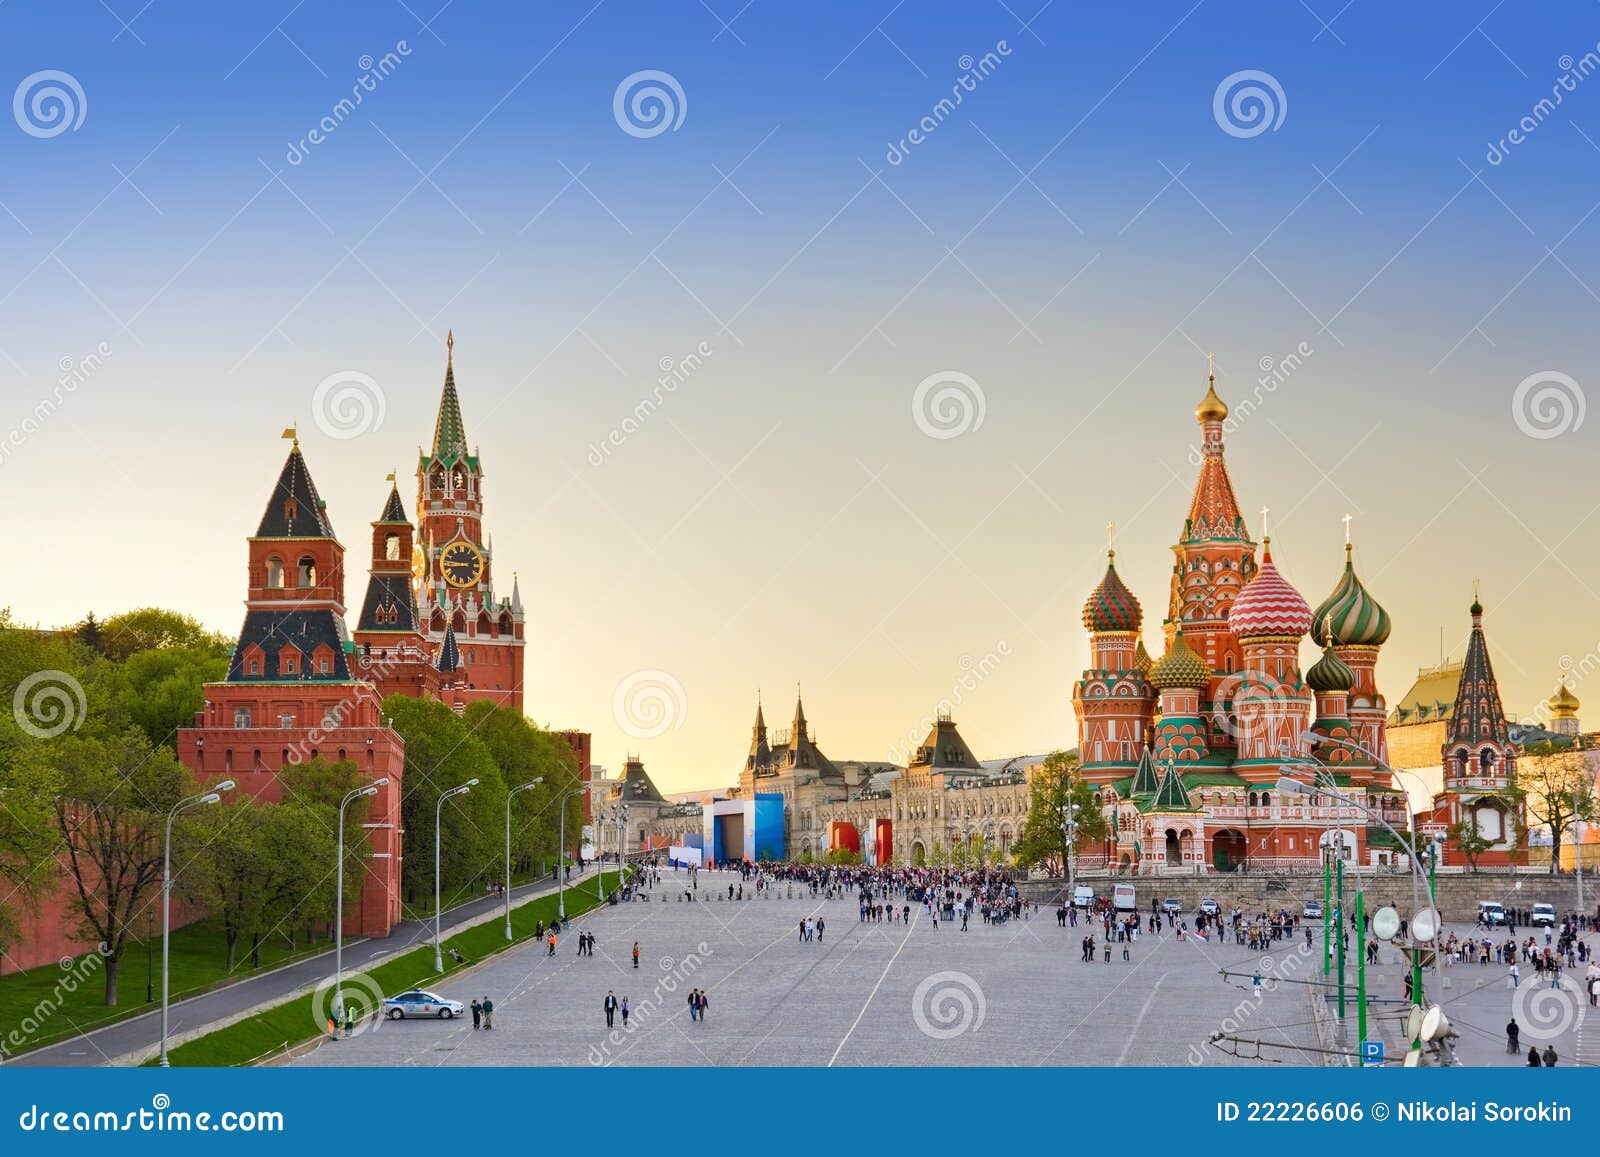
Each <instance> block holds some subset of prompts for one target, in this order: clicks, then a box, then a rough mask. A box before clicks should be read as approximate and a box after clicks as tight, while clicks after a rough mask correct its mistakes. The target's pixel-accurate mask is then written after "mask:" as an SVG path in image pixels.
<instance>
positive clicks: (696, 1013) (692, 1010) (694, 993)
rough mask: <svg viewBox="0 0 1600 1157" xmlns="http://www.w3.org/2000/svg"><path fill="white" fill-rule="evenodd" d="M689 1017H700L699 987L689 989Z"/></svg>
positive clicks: (697, 1018)
mask: <svg viewBox="0 0 1600 1157" xmlns="http://www.w3.org/2000/svg"><path fill="white" fill-rule="evenodd" d="M689 1019H690V1020H699V1019H700V990H699V989H698V988H691V989H690V990H689Z"/></svg>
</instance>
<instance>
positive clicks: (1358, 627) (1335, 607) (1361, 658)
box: [1311, 519, 1390, 763]
mask: <svg viewBox="0 0 1600 1157" xmlns="http://www.w3.org/2000/svg"><path fill="white" fill-rule="evenodd" d="M1345 525H1346V527H1348V526H1349V521H1348V519H1347V520H1346V523H1345ZM1348 534H1349V531H1348V529H1347V530H1346V536H1347V537H1346V541H1345V544H1344V573H1343V574H1341V575H1340V576H1339V583H1338V585H1337V586H1335V587H1334V588H1333V593H1332V594H1330V595H1329V596H1328V597H1327V598H1326V599H1324V600H1323V601H1322V604H1321V605H1320V606H1318V607H1317V610H1316V613H1315V614H1314V615H1312V618H1311V637H1312V638H1313V639H1314V640H1317V641H1319V642H1326V641H1327V640H1328V639H1329V638H1330V637H1331V638H1332V640H1333V644H1332V647H1333V653H1334V654H1335V655H1336V656H1338V658H1339V660H1340V661H1341V662H1343V663H1344V664H1345V665H1346V666H1348V667H1349V668H1350V671H1351V673H1352V674H1353V675H1354V676H1355V681H1354V682H1353V683H1352V684H1351V687H1350V694H1349V698H1348V705H1349V712H1350V723H1351V725H1352V727H1353V728H1354V730H1355V737H1356V740H1357V742H1359V743H1360V744H1361V746H1363V747H1365V748H1366V749H1367V750H1368V751H1371V752H1372V753H1373V754H1375V755H1376V756H1377V757H1378V758H1379V759H1380V760H1382V761H1383V762H1385V763H1388V762H1389V734H1388V727H1387V726H1386V720H1387V718H1388V712H1389V705H1388V702H1387V701H1386V700H1385V699H1384V697H1383V692H1382V691H1380V690H1379V689H1378V680H1377V667H1378V653H1379V651H1380V649H1381V648H1382V647H1383V645H1384V643H1386V642H1388V641H1389V629H1390V626H1389V612H1388V611H1386V610H1384V609H1383V607H1382V606H1381V605H1380V604H1379V602H1378V600H1377V599H1375V598H1373V597H1372V595H1371V594H1370V593H1369V592H1368V591H1367V588H1366V586H1365V584H1363V583H1362V581H1361V579H1360V577H1359V576H1358V575H1357V574H1356V568H1355V561H1354V558H1353V550H1354V548H1353V547H1352V546H1351V544H1350V542H1349V540H1348Z"/></svg>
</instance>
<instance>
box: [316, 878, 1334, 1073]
mask: <svg viewBox="0 0 1600 1157" xmlns="http://www.w3.org/2000/svg"><path fill="white" fill-rule="evenodd" d="M684 879H685V878H684V877H682V876H679V877H676V878H675V877H674V876H673V874H672V873H671V872H668V873H666V874H665V878H664V880H663V881H662V883H661V885H660V886H659V887H658V888H657V889H656V890H655V891H654V893H646V897H645V898H643V899H641V900H639V901H636V902H634V903H630V904H623V905H618V906H616V907H607V908H603V909H601V910H599V911H597V912H594V913H592V914H590V915H588V916H585V917H583V918H582V919H580V920H578V921H577V922H576V923H575V924H574V925H573V928H572V930H571V931H569V932H568V933H567V934H565V935H563V936H562V937H561V942H560V945H559V947H558V949H557V955H556V956H555V957H554V958H550V957H548V956H547V955H546V949H545V948H544V947H543V946H542V945H529V946H528V947H525V948H520V949H517V950H515V951H513V952H511V953H508V954H506V955H505V956H503V957H499V958H496V959H494V960H492V961H489V962H487V963H485V964H484V965H482V966H481V967H479V968H477V969H475V970H473V971H472V972H471V973H469V974H468V975H466V976H465V977H462V978H458V979H456V980H453V981H447V982H445V983H443V984H441V985H440V986H439V992H440V994H441V995H444V996H447V997H453V998H455V999H457V1000H461V1001H464V1002H470V1001H471V1000H472V998H474V997H482V996H485V995H488V996H490V997H492V998H493V1000H494V1003H495V1029H494V1031H493V1032H474V1031H473V1030H472V1027H471V1021H470V1020H457V1021H450V1022H437V1021H431V1020H414V1021H400V1022H385V1023H383V1024H382V1025H380V1026H379V1027H377V1028H375V1029H373V1030H370V1031H367V1032H365V1033H363V1034H362V1035H360V1036H358V1037H355V1038H352V1039H350V1040H342V1041H338V1042H325V1043H324V1044H323V1045H322V1046H320V1047H319V1048H317V1049H316V1050H315V1051H313V1052H311V1053H309V1054H307V1055H306V1056H304V1057H302V1058H300V1059H299V1060H298V1061H297V1062H295V1063H297V1064H300V1065H379V1066H394V1065H447V1064H454V1065H492V1066H518V1065H582V1064H593V1065H600V1064H626V1065H674V1066H677V1065H695V1066H704V1065H718V1066H736V1065H810V1066H816V1065H830V1064H837V1065H1040V1064H1045V1065H1117V1064H1123V1065H1161V1066H1175V1065H1193V1064H1206V1065H1226V1064H1237V1063H1245V1064H1254V1063H1259V1062H1256V1061H1253V1060H1245V1061H1242V1062H1241V1061H1239V1060H1237V1059H1235V1058H1233V1057H1230V1056H1228V1055H1227V1054H1225V1053H1223V1052H1221V1051H1219V1050H1218V1049H1215V1048H1211V1047H1208V1046H1207V1044H1206V1042H1207V1040H1208V1038H1209V1037H1210V1036H1211V1034H1212V1033H1213V1032H1215V1031H1217V1030H1219V1029H1223V1028H1226V1029H1227V1030H1229V1031H1234V1032H1237V1033H1238V1034H1239V1035H1242V1036H1247V1037H1256V1036H1259V1037H1262V1038H1265V1039H1267V1040H1272V1041H1285V1042H1292V1043H1294V1044H1298V1045H1302V1046H1306V1047H1314V1046H1315V1043H1316V1034H1315V1030H1314V1027H1313V1023H1312V1013H1311V1008H1312V996H1311V993H1312V991H1313V990H1312V989H1310V988H1308V987H1307V986H1305V985H1303V984H1294V983H1274V982H1273V981H1272V979H1271V978H1273V977H1275V976H1283V977H1285V978H1292V977H1304V978H1306V979H1310V978H1311V976H1312V974H1313V972H1314V970H1315V965H1316V956H1315V954H1314V953H1312V952H1308V951H1305V950H1304V947H1303V942H1301V943H1300V944H1299V945H1296V944H1291V943H1288V942H1285V943H1283V944H1282V945H1281V950H1280V951H1274V952H1271V953H1269V954H1267V956H1266V957H1264V958H1263V957H1259V956H1257V955H1255V954H1252V953H1250V952H1249V951H1247V950H1246V949H1244V948H1241V947H1238V946H1236V945H1234V944H1232V943H1231V942H1230V943H1227V944H1218V943H1216V942H1215V941H1213V942H1212V943H1209V944H1208V943H1205V942H1202V941H1197V940H1195V939H1194V938H1192V937H1189V938H1186V939H1185V940H1183V941H1178V940H1177V939H1175V938H1174V937H1173V936H1172V934H1171V933H1170V932H1167V933H1164V934H1162V935H1161V936H1151V935H1148V934H1146V935H1144V936H1142V937H1141V938H1139V939H1138V940H1137V941H1136V942H1135V943H1133V944H1132V946H1131V949H1130V954H1131V957H1132V959H1131V960H1130V961H1128V962H1124V961H1123V960H1122V949H1121V946H1120V945H1115V946H1113V953H1112V961H1111V962H1110V963H1105V962H1104V958H1103V953H1102V954H1099V955H1097V958H1096V960H1095V962H1094V963H1093V964H1084V963H1081V961H1080V959H1079V956H1080V950H1079V945H1080V942H1081V940H1082V937H1083V935H1084V929H1083V928H1082V927H1079V928H1060V927H1057V925H1056V920H1055V915H1054V913H1053V911H1045V912H1043V913H1035V915H1034V917H1033V919H1031V920H1028V921H1012V922H1010V923H1007V924H1005V925H985V924H983V923H982V921H981V919H979V918H976V917H975V918H974V921H973V922H972V924H971V925H970V927H969V930H968V931H966V932H962V931H961V930H960V925H959V922H958V923H957V924H954V925H952V924H947V923H945V922H943V921H941V922H940V924H939V927H938V931H934V928H933V924H932V921H930V920H929V919H928V917H927V915H926V914H925V913H924V912H923V910H922V907H921V905H920V904H913V905H912V921H911V923H910V924H909V925H906V924H902V923H898V922H897V923H894V924H887V923H882V924H870V923H861V922H860V921H859V920H858V919H857V909H856V900H855V897H854V895H849V896H846V897H844V898H841V899H837V900H823V899H820V898H813V897H811V896H810V895H809V893H805V892H802V891H801V890H800V889H798V888H797V889H796V890H795V896H794V898H785V896H784V893H785V886H784V885H783V884H781V883H780V884H779V885H778V886H777V892H778V896H779V898H776V899H761V900H745V901H743V902H738V901H734V902H729V901H728V899H727V889H728V883H729V881H730V880H735V879H737V877H736V876H733V875H731V874H730V875H724V874H722V873H713V872H703V873H701V877H700V897H701V901H700V902H697V903H684V902H680V901H679V900H678V899H677V896H676V892H675V889H676V890H677V891H681V890H682V888H683V886H684ZM719 888H720V891H721V894H722V897H723V898H722V899H721V900H720V901H719V900H713V899H711V897H713V896H714V895H715V894H716V893H717V891H718V890H719ZM747 893H748V889H747ZM663 895H665V896H666V897H667V899H666V901H665V902H663V901H662V900H661V897H662V896H663ZM807 915H816V916H820V917H823V918H824V919H825V921H826V931H825V933H824V936H823V939H822V940H821V941H820V942H818V941H812V942H807V943H803V942H800V940H799V923H800V921H801V920H802V919H803V918H804V917H806V916H807ZM579 931H589V932H592V933H593V934H594V935H595V937H596V941H597V944H596V951H595V955H594V956H593V957H580V956H578V955H577V947H578V936H577V933H578V932H579ZM636 940H637V941H638V942H639V945H640V952H641V956H640V966H639V968H638V970H637V971H636V970H634V968H633V967H632V963H631V959H630V954H631V950H632V947H633V943H634V941H636ZM1274 948H1275V949H1278V948H1280V946H1278V945H1275V946H1274ZM1224 966H1226V967H1228V968H1240V969H1243V970H1244V971H1245V972H1246V974H1247V975H1246V976H1245V977H1244V978H1241V979H1236V980H1234V981H1233V982H1232V983H1229V982H1227V981H1225V980H1224V979H1223V978H1222V977H1221V976H1219V975H1218V969H1219V968H1222V967H1224ZM1257 967H1260V968H1261V971H1262V973H1263V975H1264V976H1266V977H1268V981H1267V982H1266V983H1265V984H1264V985H1263V986H1262V987H1261V988H1259V989H1257V988H1254V986H1253V984H1252V981H1251V979H1250V977H1249V975H1248V974H1249V973H1251V972H1252V971H1253V970H1254V969H1256V968H1257ZM693 987H699V988H702V989H704V990H706V991H707V993H708V994H709V1001H710V1006H709V1008H708V1010H707V1013H708V1015H707V1019H706V1020H705V1022H703V1023H701V1022H695V1021H691V1020H690V1019H689V1016H688V1009H687V1004H686V996H687V993H688V991H689V989H690V988H693ZM608 989H609V990H612V991H614V992H615V993H616V995H617V996H618V997H619V998H621V997H623V996H627V997H628V998H629V1002H630V1005H631V1011H632V1016H631V1017H630V1024H629V1027H628V1029H627V1030H626V1031H623V1030H622V1027H621V1018H620V1017H619V1018H618V1020H617V1027H616V1030H615V1031H614V1032H609V1033H608V1031H607V1029H606V1025H605V1016H604V1013H603V1011H602V1001H603V1000H604V997H605V994H606V992H607V990H608ZM1274 1055H1275V1056H1276V1058H1278V1059H1286V1060H1291V1061H1294V1060H1301V1061H1303V1062H1306V1063H1315V1062H1316V1060H1317V1059H1318V1058H1317V1057H1316V1056H1315V1055H1314V1054H1312V1053H1305V1054H1294V1053H1285V1052H1284V1051H1283V1050H1276V1052H1275V1053H1274Z"/></svg>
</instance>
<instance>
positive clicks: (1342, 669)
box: [1306, 647, 1356, 694]
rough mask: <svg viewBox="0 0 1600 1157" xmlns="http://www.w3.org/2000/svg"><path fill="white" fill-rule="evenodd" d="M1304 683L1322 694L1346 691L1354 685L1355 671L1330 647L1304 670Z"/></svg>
mask: <svg viewBox="0 0 1600 1157" xmlns="http://www.w3.org/2000/svg"><path fill="white" fill-rule="evenodd" d="M1306 683H1307V684H1308V685H1309V686H1310V688H1311V689H1312V690H1313V691H1318V692H1321V693H1323V694H1327V693H1329V692H1334V691H1348V690H1350V688H1352V687H1354V686H1355V685H1356V673H1355V672H1354V671H1352V670H1351V669H1350V665H1349V664H1348V663H1346V662H1345V661H1344V660H1343V659H1341V658H1339V656H1338V655H1335V654H1334V653H1333V649H1332V648H1331V647H1330V648H1329V649H1327V650H1325V651H1323V652H1322V658H1320V659H1318V660H1317V661H1316V662H1315V663H1313V664H1311V670H1309V671H1307V672H1306Z"/></svg>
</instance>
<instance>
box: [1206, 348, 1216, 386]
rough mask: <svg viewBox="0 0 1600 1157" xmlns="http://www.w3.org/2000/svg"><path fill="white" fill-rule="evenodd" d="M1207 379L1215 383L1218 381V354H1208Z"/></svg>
mask: <svg viewBox="0 0 1600 1157" xmlns="http://www.w3.org/2000/svg"><path fill="white" fill-rule="evenodd" d="M1206 377H1208V378H1210V379H1211V380H1212V381H1213V382H1214V381H1216V380H1217V355H1216V354H1213V353H1208V354H1206Z"/></svg>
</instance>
